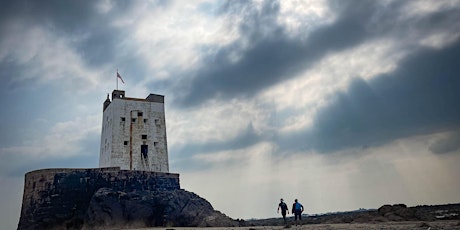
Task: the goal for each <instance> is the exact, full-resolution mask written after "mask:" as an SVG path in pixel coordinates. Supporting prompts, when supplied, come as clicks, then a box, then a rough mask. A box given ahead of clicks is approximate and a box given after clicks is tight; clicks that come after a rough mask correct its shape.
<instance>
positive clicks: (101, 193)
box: [83, 188, 237, 230]
mask: <svg viewBox="0 0 460 230" xmlns="http://www.w3.org/2000/svg"><path fill="white" fill-rule="evenodd" d="M153 226H183V227H224V226H237V222H236V221H234V220H232V219H231V218H229V217H227V216H225V215H224V214H222V213H220V212H218V211H215V210H214V209H213V207H212V206H211V204H210V203H209V202H208V201H206V200H205V199H203V198H201V197H199V196H198V195H196V194H194V193H191V192H187V191H185V190H174V191H162V192H155V191H132V192H125V191H117V190H113V189H110V188H101V189H99V190H98V191H97V192H96V193H95V194H94V196H93V198H92V199H91V202H90V205H89V208H88V211H87V213H86V218H85V223H84V226H83V229H88V230H89V229H114V228H143V227H153Z"/></svg>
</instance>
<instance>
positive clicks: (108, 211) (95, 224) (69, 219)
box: [18, 168, 237, 230]
mask: <svg viewBox="0 0 460 230" xmlns="http://www.w3.org/2000/svg"><path fill="white" fill-rule="evenodd" d="M236 225H237V222H235V221H234V220H232V219H231V218H229V217H227V216H225V215H223V214H221V213H220V212H218V211H215V210H214V209H213V208H212V206H211V204H210V203H209V202H207V201H206V200H205V199H203V198H201V197H199V196H198V195H196V194H194V193H191V192H187V191H185V190H183V189H181V188H180V184H179V174H174V173H160V172H147V171H130V170H120V169H119V168H93V169H41V170H36V171H32V172H29V173H27V174H26V175H25V183H24V195H23V202H22V209H21V217H20V220H19V224H18V229H21V230H22V229H112V228H128V227H136V228H140V227H154V226H188V227H197V226H236Z"/></svg>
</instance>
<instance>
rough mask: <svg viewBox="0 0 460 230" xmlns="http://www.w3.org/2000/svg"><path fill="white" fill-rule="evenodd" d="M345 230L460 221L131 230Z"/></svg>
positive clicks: (396, 229) (395, 229)
mask: <svg viewBox="0 0 460 230" xmlns="http://www.w3.org/2000/svg"><path fill="white" fill-rule="evenodd" d="M283 229H290V230H313V229H319V230H345V229H363V230H364V229H370V230H374V229H375V230H377V229H378V230H390V229H391V230H403V229H420V230H421V229H429V230H437V229H449V230H450V229H452V230H456V229H458V230H460V221H459V220H452V221H434V222H427V221H404V222H383V223H356V224H309V225H302V226H290V227H283V226H253V227H221V228H214V227H210V228H186V227H168V228H136V229H131V230H283Z"/></svg>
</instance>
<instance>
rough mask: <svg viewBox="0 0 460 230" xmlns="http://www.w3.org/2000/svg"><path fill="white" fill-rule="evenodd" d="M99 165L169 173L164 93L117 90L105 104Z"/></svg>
mask: <svg viewBox="0 0 460 230" xmlns="http://www.w3.org/2000/svg"><path fill="white" fill-rule="evenodd" d="M99 167H120V168H121V169H124V170H142V171H154V172H169V163H168V148H167V141H166V123H165V110H164V96H163V95H157V94H150V95H149V96H148V97H147V98H145V99H142V98H129V97H125V91H123V90H114V91H113V92H112V101H110V99H109V95H107V99H106V100H105V102H104V106H103V115H102V132H101V150H100V156H99Z"/></svg>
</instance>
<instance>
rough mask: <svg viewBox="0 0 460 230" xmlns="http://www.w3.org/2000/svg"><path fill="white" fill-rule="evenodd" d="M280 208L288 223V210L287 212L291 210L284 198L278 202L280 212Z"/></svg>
mask: <svg viewBox="0 0 460 230" xmlns="http://www.w3.org/2000/svg"><path fill="white" fill-rule="evenodd" d="M280 209H281V215H282V216H283V220H284V225H286V224H287V222H286V212H287V214H289V210H288V206H287V204H286V203H284V201H283V198H281V199H280V203H279V204H278V213H280Z"/></svg>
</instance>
